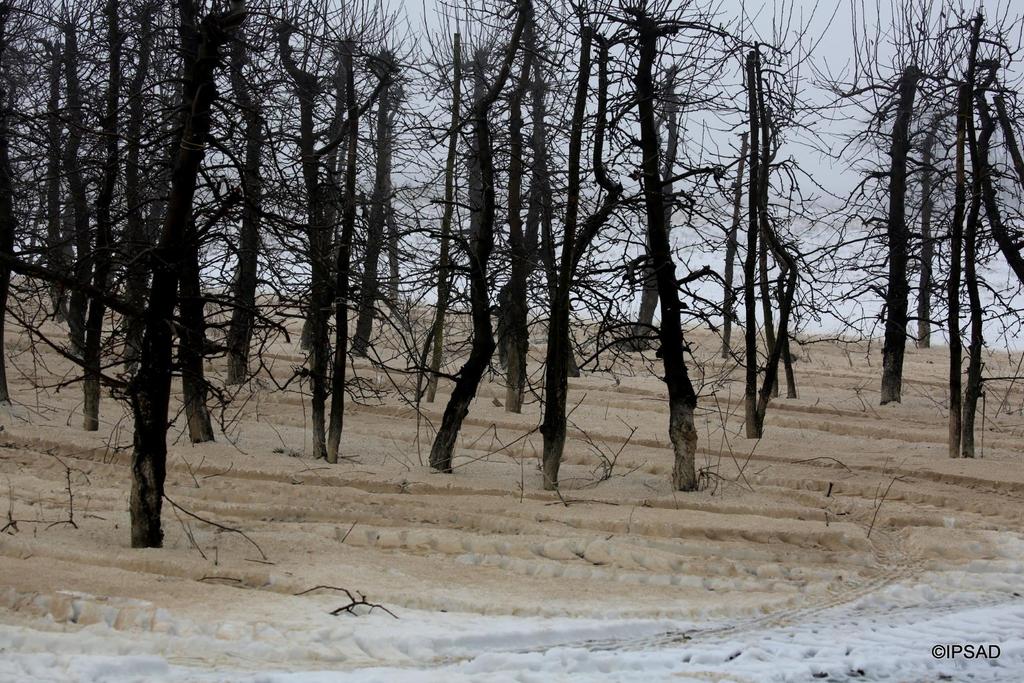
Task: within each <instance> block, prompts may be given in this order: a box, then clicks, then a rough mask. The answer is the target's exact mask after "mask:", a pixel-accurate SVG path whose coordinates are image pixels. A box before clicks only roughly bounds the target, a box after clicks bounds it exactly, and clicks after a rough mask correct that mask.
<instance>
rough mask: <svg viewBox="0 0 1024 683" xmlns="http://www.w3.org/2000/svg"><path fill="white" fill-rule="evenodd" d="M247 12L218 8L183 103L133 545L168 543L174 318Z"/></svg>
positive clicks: (149, 358) (143, 391) (138, 417)
mask: <svg viewBox="0 0 1024 683" xmlns="http://www.w3.org/2000/svg"><path fill="white" fill-rule="evenodd" d="M244 18H245V13H244V11H243V12H231V13H227V14H211V15H208V16H207V17H206V19H204V21H203V23H202V26H201V28H200V32H199V41H198V46H197V49H196V52H195V54H194V55H190V54H189V52H188V50H186V51H185V59H187V60H188V68H187V69H186V72H185V73H186V79H185V86H184V93H183V102H182V109H181V110H182V126H181V129H180V131H181V132H180V134H179V137H178V139H179V143H180V144H179V145H178V147H177V148H178V153H177V158H176V159H175V162H174V170H173V171H172V174H171V191H170V196H169V197H168V202H167V212H166V215H165V217H164V224H163V229H162V231H161V235H160V239H159V242H158V243H157V245H156V248H155V249H156V254H155V258H154V259H153V260H152V264H153V280H152V284H151V286H150V290H149V301H148V305H147V308H146V315H145V331H144V333H143V337H142V353H141V354H140V357H139V370H138V372H137V373H136V375H135V377H134V378H133V379H132V382H131V385H130V387H129V392H128V393H129V396H130V398H131V405H132V413H133V415H134V418H135V439H134V449H133V452H132V491H131V501H130V511H131V539H132V547H133V548H158V547H160V546H161V545H162V544H163V530H162V528H161V525H160V509H161V507H162V503H163V494H164V476H165V474H166V467H167V417H168V414H167V413H168V404H169V402H170V393H171V357H172V351H173V348H172V340H171V334H170V325H171V320H172V319H173V316H174V307H175V304H176V302H177V291H178V272H179V269H180V267H181V264H182V261H183V259H184V255H185V254H184V249H183V244H184V242H185V238H186V231H187V229H188V224H189V221H191V220H192V201H193V198H194V195H195V190H196V178H197V176H198V175H199V167H200V166H201V164H202V161H203V156H204V150H205V142H206V140H207V138H208V136H209V133H210V109H211V106H212V104H213V101H214V100H215V99H216V97H217V90H216V82H215V79H214V70H215V69H216V68H217V66H218V65H219V63H220V49H221V47H222V46H223V45H224V43H226V42H227V41H228V40H229V39H230V37H231V36H230V34H231V31H232V30H233V29H234V28H235V27H237V26H238V25H239V24H241V22H242V21H243V20H244Z"/></svg>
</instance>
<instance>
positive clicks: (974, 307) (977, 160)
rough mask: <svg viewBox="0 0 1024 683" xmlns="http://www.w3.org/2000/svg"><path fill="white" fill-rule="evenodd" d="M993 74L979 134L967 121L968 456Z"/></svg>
mask: <svg viewBox="0 0 1024 683" xmlns="http://www.w3.org/2000/svg"><path fill="white" fill-rule="evenodd" d="M993 77H994V73H993V74H991V75H990V77H989V78H988V79H986V82H985V83H982V84H981V85H980V87H979V88H978V89H977V91H976V92H975V94H974V99H975V100H976V101H977V106H978V113H979V114H980V118H981V123H982V125H981V132H980V134H979V133H978V132H977V130H976V128H975V123H974V116H973V113H972V114H971V116H970V119H969V120H968V122H967V135H968V146H969V148H970V152H971V206H970V210H969V211H968V214H967V224H966V229H965V231H964V283H965V284H966V285H967V296H968V298H969V300H970V304H971V343H970V346H969V347H968V350H967V358H968V362H967V385H966V386H965V387H964V405H963V420H962V426H963V436H962V439H961V447H960V454H961V455H962V456H963V457H965V458H973V457H974V456H975V448H974V432H975V427H974V425H975V418H976V415H977V412H978V399H980V398H981V395H982V373H983V372H984V368H985V364H984V360H983V359H982V350H983V348H984V345H985V338H984V330H983V328H982V323H983V317H982V316H983V314H984V310H982V307H981V289H980V286H979V282H978V271H977V265H976V264H977V259H978V255H977V254H978V240H979V236H978V232H979V231H978V225H979V221H980V218H981V205H982V202H983V200H984V197H985V196H987V195H989V194H991V193H992V192H991V186H989V187H988V188H987V189H988V190H989V191H988V192H986V187H985V181H986V180H988V172H989V169H988V152H989V145H990V141H991V139H992V133H994V132H995V121H994V120H992V117H991V116H989V115H988V102H987V101H986V100H985V90H986V89H987V88H988V87H989V86H990V85H991V79H992V78H993ZM989 222H990V225H993V226H994V225H998V224H1000V221H999V220H998V219H997V220H996V221H995V223H993V222H992V221H991V220H990V221H989ZM982 428H984V425H982Z"/></svg>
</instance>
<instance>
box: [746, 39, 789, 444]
mask: <svg viewBox="0 0 1024 683" xmlns="http://www.w3.org/2000/svg"><path fill="white" fill-rule="evenodd" d="M747 87H748V89H749V93H748V103H749V106H750V121H751V138H752V144H751V162H750V168H751V182H752V185H753V182H754V180H753V179H754V175H755V173H754V169H755V168H757V169H759V170H760V173H759V174H758V177H759V180H758V181H757V183H756V188H752V191H751V205H752V206H754V205H756V207H757V216H758V219H759V221H758V223H759V229H757V230H755V228H754V223H755V218H754V216H753V215H751V219H750V232H749V233H748V238H749V236H750V234H751V233H754V234H756V235H757V237H759V238H760V245H761V246H760V248H761V250H762V252H761V253H762V254H764V256H763V258H762V261H763V260H766V259H767V251H768V250H769V249H770V250H771V254H772V257H773V258H774V260H775V262H776V263H778V264H779V268H780V271H781V273H780V277H779V280H780V286H779V327H778V338H777V339H776V340H768V341H769V342H770V346H769V349H768V358H767V362H766V363H765V374H764V379H763V381H762V384H761V390H760V391H759V392H758V394H757V400H756V403H754V405H753V406H751V400H750V394H749V392H750V389H751V372H750V365H751V364H753V362H756V358H755V359H754V361H751V360H750V358H751V354H750V353H749V352H750V345H751V343H752V337H753V336H754V335H752V334H751V327H750V326H748V329H747V344H748V370H747V392H748V393H747V396H746V399H747V403H746V408H747V414H746V420H747V437H748V438H758V439H759V438H761V437H762V436H763V435H764V419H765V414H766V413H767V410H768V404H769V403H770V402H771V399H772V397H774V396H777V395H778V379H777V378H778V368H779V362H780V360H782V359H783V358H784V357H786V356H788V354H789V318H790V314H791V312H792V307H793V299H794V296H795V294H796V284H797V278H798V273H797V263H796V259H795V258H794V257H793V256H792V255H791V254H789V253H788V252H787V251H786V249H785V247H784V246H783V245H782V243H781V242H780V241H779V239H778V237H777V236H776V235H775V231H774V229H773V228H772V226H771V223H770V221H769V220H768V174H767V167H768V164H769V163H770V160H771V159H770V146H769V145H768V144H765V142H764V141H765V140H767V139H768V137H769V135H770V130H771V129H770V121H769V114H768V111H767V109H766V107H765V96H764V79H763V74H762V71H761V58H760V53H759V52H758V51H757V50H756V49H755V50H754V51H752V52H751V53H750V56H749V57H748V59H747ZM755 125H757V126H758V127H759V128H760V130H759V133H760V136H761V137H762V138H763V139H762V145H761V150H760V158H756V157H755V155H756V154H758V152H757V151H756V150H757V145H756V140H757V138H758V135H757V134H756V131H755ZM755 190H756V191H755ZM759 257H760V256H759ZM746 268H747V272H749V273H752V272H753V269H754V264H753V259H752V257H751V253H750V251H748V253H747V261H746ZM764 277H767V273H766V272H765V269H762V278H764ZM746 291H747V292H748V293H751V294H752V292H753V287H752V286H747V290H746ZM752 309H754V306H753V304H752V302H749V301H748V302H747V311H748V314H749V313H750V312H751V311H752ZM766 310H769V309H766ZM766 317H767V316H766ZM766 336H767V335H766ZM771 342H774V343H771ZM753 343H754V349H755V353H756V338H754V342H753ZM785 365H786V379H787V395H788V396H789V397H791V398H795V397H796V384H795V380H794V378H793V370H792V362H791V361H788V360H787V361H786V362H785ZM756 382H757V373H756V369H755V371H754V373H753V383H754V385H755V386H756ZM751 408H752V412H751Z"/></svg>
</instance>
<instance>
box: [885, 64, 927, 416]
mask: <svg viewBox="0 0 1024 683" xmlns="http://www.w3.org/2000/svg"><path fill="white" fill-rule="evenodd" d="M920 80H921V72H920V70H918V68H917V67H916V66H915V65H913V64H911V65H910V66H908V67H906V68H905V69H904V70H903V73H902V74H901V75H900V80H899V83H898V84H897V92H898V97H899V100H898V102H897V105H896V121H895V122H894V123H893V127H892V147H891V149H890V152H889V155H890V157H891V159H892V163H891V166H890V168H889V215H888V219H887V221H886V235H887V239H888V254H889V277H888V281H887V283H886V294H885V338H884V343H883V347H882V388H881V393H882V396H881V404H882V405H885V404H887V403H899V402H900V400H901V398H902V390H903V356H904V353H905V351H906V345H907V321H908V320H907V307H908V302H909V295H910V281H909V279H908V273H907V259H908V245H909V241H910V240H909V234H908V231H907V216H906V211H907V204H906V199H907V153H908V152H909V150H910V122H911V120H912V118H913V115H914V98H915V97H916V95H917V84H918V82H919V81H920Z"/></svg>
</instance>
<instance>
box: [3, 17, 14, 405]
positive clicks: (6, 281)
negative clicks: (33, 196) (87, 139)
mask: <svg viewBox="0 0 1024 683" xmlns="http://www.w3.org/2000/svg"><path fill="white" fill-rule="evenodd" d="M10 13H11V7H10V5H8V4H3V5H0V73H6V62H5V60H6V57H7V54H6V53H7V22H8V20H9V19H10ZM5 81H6V79H3V80H0V253H3V254H4V255H5V256H13V253H14V235H15V232H17V222H16V218H15V216H14V178H13V172H12V169H11V154H10V137H11V132H10V127H9V126H10V111H9V107H8V102H9V99H8V93H7V88H6V87H4V86H5V85H6V83H5ZM10 287H11V268H10V265H8V264H7V263H4V264H3V265H0V404H6V403H9V402H10V400H11V394H10V391H9V390H8V387H7V353H6V344H5V343H4V333H5V332H6V330H7V297H8V295H9V294H10Z"/></svg>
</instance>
